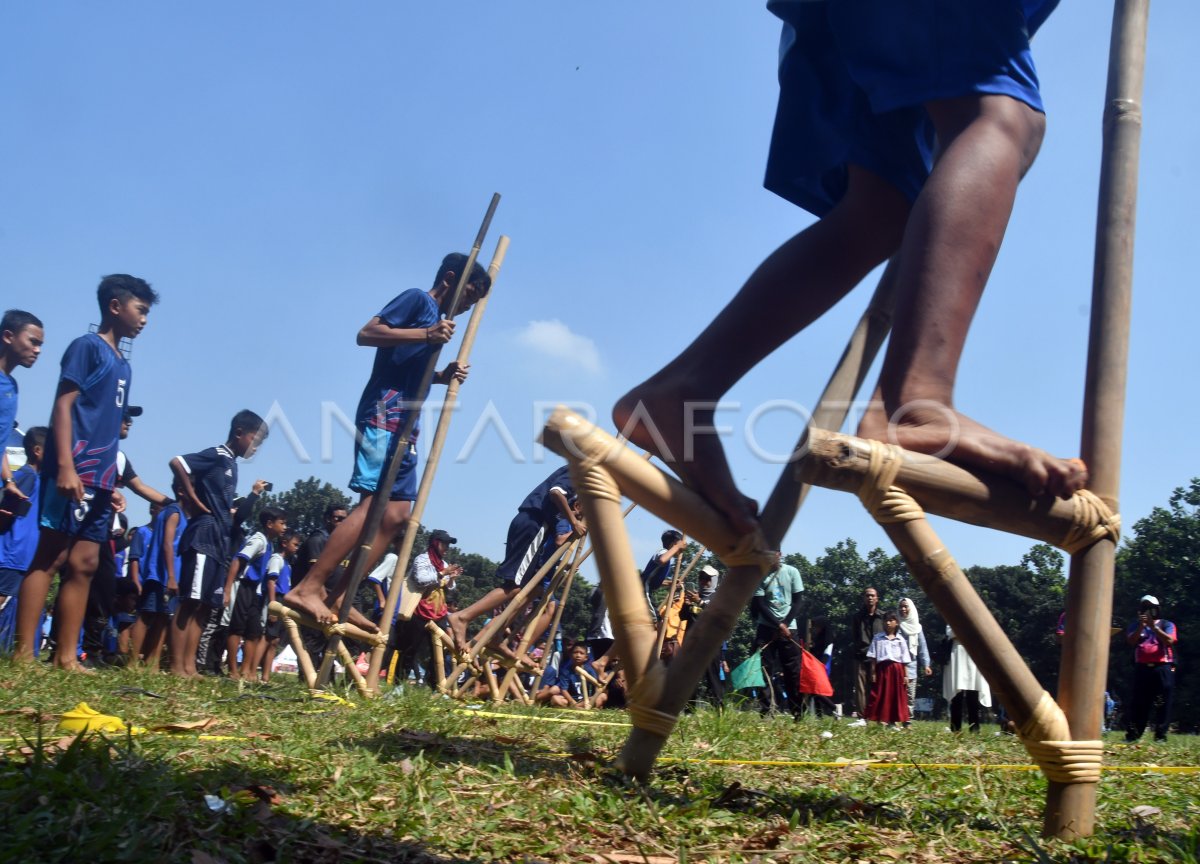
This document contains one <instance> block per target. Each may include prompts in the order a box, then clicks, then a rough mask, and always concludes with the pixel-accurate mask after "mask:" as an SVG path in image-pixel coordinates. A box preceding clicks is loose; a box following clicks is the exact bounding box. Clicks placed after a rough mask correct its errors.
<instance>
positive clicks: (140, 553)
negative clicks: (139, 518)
mask: <svg viewBox="0 0 1200 864" xmlns="http://www.w3.org/2000/svg"><path fill="white" fill-rule="evenodd" d="M153 533H154V529H153V527H152V526H151V525H140V526H138V527H137V528H134V529H133V537H132V538H131V539H130V541H129V549H128V550H127V551H126V554H125V560H126V561H129V562H130V563H133V562H134V561H136V562H138V577H139V578H141V579H145V578H146V570H147V569H149V568H147V566H146V547H147V546H148V545H149V544H150V535H151V534H153ZM122 575H128V574H127V573H125V574H122Z"/></svg>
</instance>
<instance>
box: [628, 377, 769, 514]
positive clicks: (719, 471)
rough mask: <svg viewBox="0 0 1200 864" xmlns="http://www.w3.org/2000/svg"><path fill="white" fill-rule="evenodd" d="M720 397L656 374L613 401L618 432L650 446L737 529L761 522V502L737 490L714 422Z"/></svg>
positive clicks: (645, 447) (633, 440) (632, 441)
mask: <svg viewBox="0 0 1200 864" xmlns="http://www.w3.org/2000/svg"><path fill="white" fill-rule="evenodd" d="M717 401H718V400H716V399H710V398H701V397H699V396H697V395H694V394H687V393H686V392H685V389H684V388H683V387H679V386H675V384H674V383H673V382H670V381H667V380H664V379H663V378H662V377H661V376H658V375H656V376H654V377H653V378H650V379H648V380H646V381H644V382H643V383H641V384H639V385H638V386H637V387H634V388H633V389H632V390H630V391H629V392H628V393H626V394H625V395H624V396H622V397H621V398H620V399H619V400H617V404H616V405H614V406H613V412H612V416H613V422H614V423H616V425H617V431H618V432H619V433H620V434H621V435H623V436H624V437H625V438H627V439H628V440H629V441H630V442H631V443H633V444H635V445H637V446H638V447H642V448H643V449H645V450H649V451H650V452H651V453H653V454H654V455H655V456H657V457H658V458H659V459H661V460H662V461H663V463H664V464H666V465H667V466H669V467H670V468H671V470H672V471H674V472H675V473H676V474H678V475H679V479H680V480H682V481H683V483H684V485H686V486H687V487H688V488H689V489H691V490H692V491H694V492H696V493H697V494H699V495H700V496H701V497H702V498H704V499H705V500H706V501H708V503H709V504H711V505H712V506H713V507H714V508H716V509H717V510H718V511H719V512H721V513H722V514H724V516H725V518H726V519H728V520H729V523H730V525H731V526H732V527H733V529H734V531H736V532H737V533H738V534H749V533H750V532H752V531H754V530H755V529H756V528H757V527H758V504H757V503H756V502H755V501H754V500H753V499H752V498H748V497H746V496H745V495H743V494H742V493H741V492H739V491H738V488H737V486H736V484H734V482H733V474H732V473H730V470H729V463H728V462H727V461H726V460H725V449H724V448H723V447H722V446H721V441H720V439H719V438H718V437H717V434H716V433H715V432H713V431H711V429H712V426H713V406H715V404H716V402H717Z"/></svg>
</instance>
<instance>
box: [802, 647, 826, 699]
mask: <svg viewBox="0 0 1200 864" xmlns="http://www.w3.org/2000/svg"><path fill="white" fill-rule="evenodd" d="M800 692H801V693H812V694H814V695H816V696H832V695H833V685H832V684H830V683H829V675H828V674H826V672H825V664H824V663H822V662H821V661H820V660H818V659H817V658H816V657H814V656H813V655H812V654H810V653H808V651H806V650H804V649H803V648H801V649H800Z"/></svg>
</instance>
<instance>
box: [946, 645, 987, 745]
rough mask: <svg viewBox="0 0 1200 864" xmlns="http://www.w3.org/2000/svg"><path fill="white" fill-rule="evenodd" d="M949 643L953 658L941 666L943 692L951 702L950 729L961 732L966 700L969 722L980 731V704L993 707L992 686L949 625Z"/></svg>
mask: <svg viewBox="0 0 1200 864" xmlns="http://www.w3.org/2000/svg"><path fill="white" fill-rule="evenodd" d="M946 638H947V639H950V640H952V641H951V643H950V645H951V647H950V662H949V663H947V664H946V668H945V669H943V670H942V696H943V697H944V698H945V699H946V701H947V702H949V703H950V731H951V732H961V731H962V721H963V703H964V702H965V703H966V706H967V722H968V723H969V724H970V729H971V731H972V732H978V731H979V706H980V705H982V706H983V707H984V708H990V707H992V688H991V687H989V686H988V682H987V679H986V678H984V677H983V675H981V674H980V672H979V668H978V667H977V666H976V665H975V661H974V660H972V659H971V655H970V654H968V653H967V649H966V648H964V647H963V646H962V645H961V644H959V641H958V640H957V639H955V638H954V631H953V630H951V629H950V628H949V627H947V628H946Z"/></svg>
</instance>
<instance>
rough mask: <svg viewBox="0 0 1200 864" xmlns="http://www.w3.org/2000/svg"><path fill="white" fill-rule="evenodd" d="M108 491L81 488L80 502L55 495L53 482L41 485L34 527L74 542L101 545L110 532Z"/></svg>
mask: <svg viewBox="0 0 1200 864" xmlns="http://www.w3.org/2000/svg"><path fill="white" fill-rule="evenodd" d="M112 494H113V493H112V490H111V489H93V488H92V487H90V486H85V487H84V488H83V500H82V501H72V500H71V499H69V498H64V497H63V496H62V495H60V494H58V487H56V486H55V485H54V483H53V482H49V483H44V484H42V492H41V495H40V496H39V497H38V516H39V519H38V524H39V525H40V526H41V527H43V528H49V529H50V530H51V531H61V532H62V533H63V534H66V535H67V536H68V537H71V538H72V539H75V540H91V541H93V542H95V543H104V542H106V541H107V540H108V537H109V532H110V530H111V529H112V517H113V509H112Z"/></svg>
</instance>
